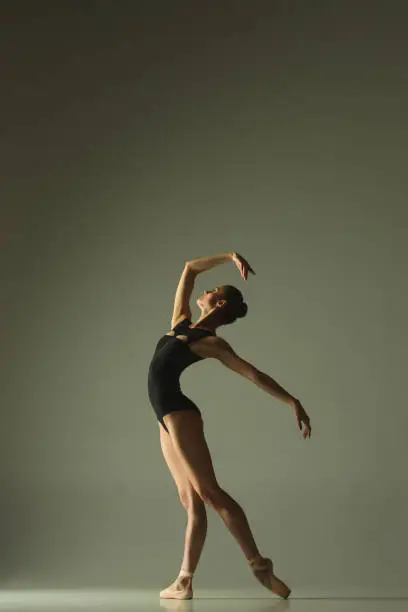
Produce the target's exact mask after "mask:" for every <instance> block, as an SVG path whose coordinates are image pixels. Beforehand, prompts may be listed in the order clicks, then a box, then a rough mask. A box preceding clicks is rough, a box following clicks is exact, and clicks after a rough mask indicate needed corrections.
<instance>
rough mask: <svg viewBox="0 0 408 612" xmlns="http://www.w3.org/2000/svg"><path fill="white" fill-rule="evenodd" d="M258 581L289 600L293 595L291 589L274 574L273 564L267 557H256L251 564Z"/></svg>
mask: <svg viewBox="0 0 408 612" xmlns="http://www.w3.org/2000/svg"><path fill="white" fill-rule="evenodd" d="M248 563H249V566H250V568H251V569H252V571H253V573H254V575H255V577H256V579H257V580H258V581H259V582H260V583H261V584H262V585H263V586H264V587H266V588H267V589H268V590H269V591H272V593H275V595H279V597H283V599H287V598H288V597H289V595H290V594H291V592H292V591H291V589H290V588H289V587H288V586H287V585H286V584H285V583H284V582H282V580H280V579H279V578H278V577H277V576H275V574H274V573H273V563H272V561H271V560H270V559H269V558H267V557H265V558H264V557H261V556H259V557H254V559H251V560H250V561H249V562H248Z"/></svg>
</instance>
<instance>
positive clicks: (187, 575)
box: [160, 570, 193, 599]
mask: <svg viewBox="0 0 408 612" xmlns="http://www.w3.org/2000/svg"><path fill="white" fill-rule="evenodd" d="M192 582H193V574H192V573H191V572H185V571H184V570H182V571H181V572H180V574H179V575H178V577H177V579H176V581H175V582H173V584H171V585H170V586H169V587H167V589H164V590H163V591H161V592H160V597H161V598H163V599H192V598H193V586H192Z"/></svg>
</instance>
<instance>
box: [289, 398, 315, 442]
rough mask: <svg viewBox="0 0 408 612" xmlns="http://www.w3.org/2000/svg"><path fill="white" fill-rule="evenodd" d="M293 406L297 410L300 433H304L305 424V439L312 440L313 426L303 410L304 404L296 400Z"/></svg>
mask: <svg viewBox="0 0 408 612" xmlns="http://www.w3.org/2000/svg"><path fill="white" fill-rule="evenodd" d="M292 406H293V408H294V410H295V414H296V420H297V423H298V427H299V429H300V431H302V423H304V424H305V429H304V431H303V438H304V439H306V438H310V436H311V434H312V426H311V425H310V418H309V416H308V415H307V413H306V410H305V409H304V408H303V406H302V404H301V403H300V401H299V400H298V399H294V400H293V403H292Z"/></svg>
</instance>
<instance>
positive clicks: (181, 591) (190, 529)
mask: <svg viewBox="0 0 408 612" xmlns="http://www.w3.org/2000/svg"><path fill="white" fill-rule="evenodd" d="M181 497H182V499H183V505H184V507H185V508H186V510H187V528H186V535H185V541H184V556H183V561H182V564H181V569H180V572H179V575H178V577H177V579H176V580H175V582H173V584H171V585H170V586H169V587H168V588H167V589H164V590H163V591H161V593H160V597H162V598H165V599H191V598H192V597H193V576H194V573H195V570H196V568H197V565H198V562H199V560H200V557H201V553H202V551H203V547H204V543H205V539H206V535H207V512H206V508H205V504H204V502H203V501H202V500H201V499H200V497H199V496H198V495H197V494H196V492H195V491H194V490H193V491H190V492H189V493H188V494H187V496H184V495H181ZM184 500H185V501H184Z"/></svg>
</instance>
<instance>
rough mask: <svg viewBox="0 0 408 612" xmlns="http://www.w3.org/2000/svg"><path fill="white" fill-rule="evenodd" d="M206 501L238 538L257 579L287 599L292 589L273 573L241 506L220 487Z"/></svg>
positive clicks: (270, 564)
mask: <svg viewBox="0 0 408 612" xmlns="http://www.w3.org/2000/svg"><path fill="white" fill-rule="evenodd" d="M206 501H207V503H209V505H210V506H212V507H213V508H214V510H216V512H218V514H219V515H220V516H221V518H222V520H223V521H224V523H225V524H226V526H227V527H228V529H229V530H230V532H231V533H232V535H233V536H234V537H235V539H236V540H237V542H238V544H239V545H240V547H241V549H242V550H243V551H244V554H245V556H246V558H247V560H248V564H249V567H250V568H251V569H252V571H253V573H254V575H255V577H256V579H257V580H258V581H259V582H260V583H261V584H262V585H263V586H264V587H266V588H267V589H268V590H269V591H272V593H275V594H276V595H279V596H280V597H283V598H284V599H287V598H288V597H289V595H290V593H291V590H290V589H289V587H288V586H287V585H286V584H285V583H284V582H282V581H281V580H280V579H279V578H278V577H277V576H276V575H275V574H274V573H273V563H272V561H271V559H269V558H267V557H263V556H262V555H261V553H260V552H259V550H258V547H257V545H256V543H255V540H254V537H253V535H252V532H251V528H250V527H249V523H248V519H247V517H246V515H245V512H244V511H243V509H242V508H241V506H240V505H239V504H238V503H237V502H236V501H235V500H234V499H233V498H232V497H231V496H230V495H228V493H227V492H226V491H224V490H223V489H221V488H220V487H219V488H218V489H216V490H215V492H212V493H211V495H209V496H207V498H206Z"/></svg>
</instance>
